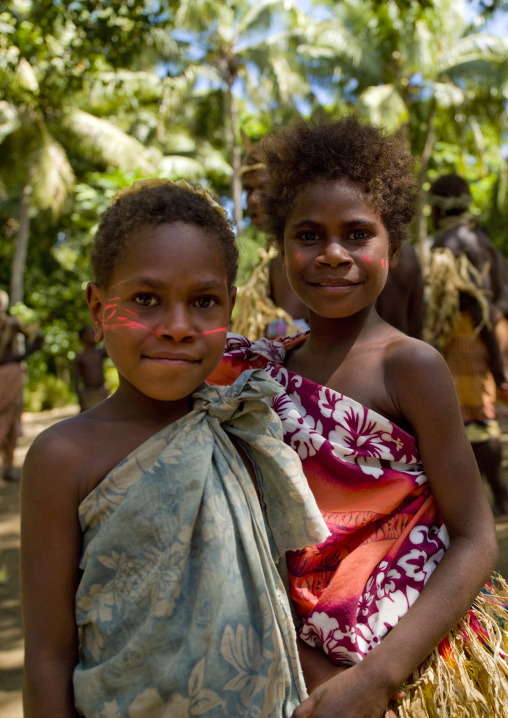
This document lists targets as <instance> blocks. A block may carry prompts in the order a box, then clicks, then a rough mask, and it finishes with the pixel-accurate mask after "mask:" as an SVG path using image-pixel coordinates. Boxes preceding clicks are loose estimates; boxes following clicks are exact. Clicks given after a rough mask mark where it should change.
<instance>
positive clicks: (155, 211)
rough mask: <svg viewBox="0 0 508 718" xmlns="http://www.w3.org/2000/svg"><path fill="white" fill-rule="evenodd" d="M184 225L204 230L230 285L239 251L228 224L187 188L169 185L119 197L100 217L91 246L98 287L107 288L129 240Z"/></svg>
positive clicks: (201, 198)
mask: <svg viewBox="0 0 508 718" xmlns="http://www.w3.org/2000/svg"><path fill="white" fill-rule="evenodd" d="M171 222H186V223H187V224H195V225H197V226H198V227H201V228H203V229H206V231H207V232H208V233H209V235H210V241H214V242H216V243H217V246H218V248H219V250H220V252H221V254H222V258H223V260H224V265H225V268H226V273H227V278H228V283H229V286H230V287H231V286H232V285H233V284H234V282H235V279H236V272H237V269H238V249H237V246H236V238H235V235H234V233H233V230H232V229H231V225H230V224H229V222H228V221H227V220H226V219H225V218H224V217H222V216H221V215H220V213H219V212H218V211H217V210H216V209H214V208H213V207H212V205H211V204H210V203H209V202H207V200H206V199H205V198H204V197H202V196H201V195H199V194H196V193H195V192H193V191H192V190H190V189H185V188H182V187H177V186H175V185H172V184H161V185H158V186H155V187H143V188H141V189H140V190H138V191H137V192H132V193H129V194H125V195H124V196H123V197H120V199H118V200H117V201H116V202H115V203H114V204H112V205H110V206H109V207H108V209H107V210H106V211H105V212H104V214H103V215H102V216H101V218H100V222H99V228H98V230H97V233H96V235H95V239H94V242H93V246H92V256H91V261H92V272H93V276H94V280H95V282H96V283H97V284H98V285H99V286H100V287H107V286H108V284H109V281H110V279H111V274H112V273H113V270H114V269H115V267H116V266H117V264H118V263H119V262H120V261H121V259H122V254H123V252H124V251H125V250H126V249H127V248H128V246H129V244H130V242H132V241H137V240H140V241H143V233H142V231H141V230H142V229H143V228H144V227H146V226H147V225H159V224H169V223H171Z"/></svg>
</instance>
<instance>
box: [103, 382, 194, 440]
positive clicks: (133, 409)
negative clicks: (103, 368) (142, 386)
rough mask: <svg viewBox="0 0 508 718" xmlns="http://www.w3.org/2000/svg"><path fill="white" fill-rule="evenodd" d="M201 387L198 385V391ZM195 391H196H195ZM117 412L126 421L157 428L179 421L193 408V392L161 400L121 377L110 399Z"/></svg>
mask: <svg viewBox="0 0 508 718" xmlns="http://www.w3.org/2000/svg"><path fill="white" fill-rule="evenodd" d="M199 388H200V387H196V391H198V389H199ZM193 393H194V392H193ZM109 401H110V402H111V408H112V409H113V410H114V412H115V414H116V415H117V416H118V417H119V418H120V419H121V420H126V421H135V422H137V423H140V424H141V423H143V424H145V425H146V426H150V425H151V426H153V427H154V429H155V430H158V429H159V428H160V429H162V428H163V427H165V426H167V425H168V424H171V423H173V422H174V421H177V420H178V419H180V418H181V417H182V416H185V414H188V413H189V412H190V411H191V410H192V405H193V401H192V394H191V395H189V396H185V397H182V398H181V399H176V400H174V401H160V400H159V399H152V398H151V397H150V396H147V395H146V394H142V393H141V392H140V391H139V390H138V389H136V387H134V386H132V384H129V382H127V381H125V380H124V379H123V377H120V385H119V387H118V389H117V390H116V392H115V393H114V394H113V396H112V397H111V398H110V400H109Z"/></svg>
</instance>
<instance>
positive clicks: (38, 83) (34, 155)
mask: <svg viewBox="0 0 508 718" xmlns="http://www.w3.org/2000/svg"><path fill="white" fill-rule="evenodd" d="M21 21H23V22H22V24H21ZM10 23H11V26H10V27H11V31H10V32H0V50H1V51H2V52H1V55H2V59H1V60H0V80H1V81H2V85H3V86H4V87H5V88H6V91H5V93H4V99H3V101H2V102H1V103H0V151H1V152H2V158H3V162H2V166H1V168H0V189H1V191H2V194H3V195H4V196H5V197H8V198H10V199H11V201H12V200H13V199H17V202H18V224H19V229H18V232H17V237H16V244H15V252H14V258H13V262H12V272H11V288H10V290H11V302H12V303H13V304H15V303H16V302H18V301H22V300H23V295H24V287H23V276H24V268H25V263H26V253H27V247H28V239H29V234H30V219H31V216H33V214H34V213H37V212H41V211H47V210H49V211H50V212H51V213H52V215H53V217H55V218H56V217H57V216H58V214H59V213H60V212H61V210H62V209H63V207H64V205H65V203H66V200H67V198H68V197H69V194H70V192H71V191H72V189H73V187H74V183H75V179H76V178H75V172H74V169H73V162H74V161H75V160H76V158H80V159H81V161H83V160H85V161H87V162H90V163H92V166H94V165H97V163H101V164H102V165H103V166H107V165H110V166H112V167H118V168H121V169H132V168H134V167H137V168H139V169H140V170H141V171H144V172H153V171H154V170H155V164H156V163H155V162H154V160H155V159H157V158H154V156H153V154H152V156H150V155H149V154H148V153H147V152H146V150H145V147H144V146H143V144H142V143H141V142H139V140H137V139H135V138H134V137H131V136H129V135H128V134H127V133H125V132H123V131H122V130H121V129H120V128H119V127H117V126H116V125H115V124H113V123H112V122H110V121H108V120H107V119H105V118H101V117H98V116H96V115H93V114H91V113H90V112H87V111H86V109H84V108H83V107H82V108H77V107H76V106H74V105H73V101H74V100H75V99H76V97H77V93H76V91H75V89H74V85H75V84H76V77H75V75H76V73H77V74H78V75H79V73H80V72H81V71H82V69H81V68H79V67H77V66H76V67H74V68H68V67H66V65H65V62H64V60H63V58H65V56H66V51H67V49H68V48H69V46H71V45H72V43H73V40H74V38H73V37H72V34H71V33H70V32H69V28H68V27H67V28H65V32H61V33H60V34H58V33H55V34H54V35H52V36H51V37H49V38H46V37H42V36H41V33H40V31H39V29H38V27H37V26H35V25H34V24H33V23H31V22H30V18H29V15H26V14H23V15H16V14H13V15H12V16H10ZM39 40H40V41H39ZM25 55H27V57H25ZM28 57H29V58H30V59H28Z"/></svg>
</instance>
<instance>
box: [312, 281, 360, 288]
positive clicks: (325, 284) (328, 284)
mask: <svg viewBox="0 0 508 718" xmlns="http://www.w3.org/2000/svg"><path fill="white" fill-rule="evenodd" d="M310 284H313V285H314V286H315V287H341V288H346V287H355V286H356V285H357V284H360V282H351V281H348V280H346V279H321V280H319V281H314V282H310Z"/></svg>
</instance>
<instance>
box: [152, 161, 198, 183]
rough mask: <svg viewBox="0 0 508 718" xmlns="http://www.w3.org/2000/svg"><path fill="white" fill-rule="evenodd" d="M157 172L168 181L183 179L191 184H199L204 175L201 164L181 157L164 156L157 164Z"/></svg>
mask: <svg viewBox="0 0 508 718" xmlns="http://www.w3.org/2000/svg"><path fill="white" fill-rule="evenodd" d="M158 170H159V173H162V174H163V175H164V176H166V177H168V178H169V179H177V178H178V177H185V179H188V180H190V181H191V182H199V181H200V180H201V179H203V176H204V175H205V171H204V168H203V165H202V163H201V162H199V161H198V160H195V159H193V158H192V157H185V156H183V155H165V156H164V157H162V159H161V160H160V161H159V163H158Z"/></svg>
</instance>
